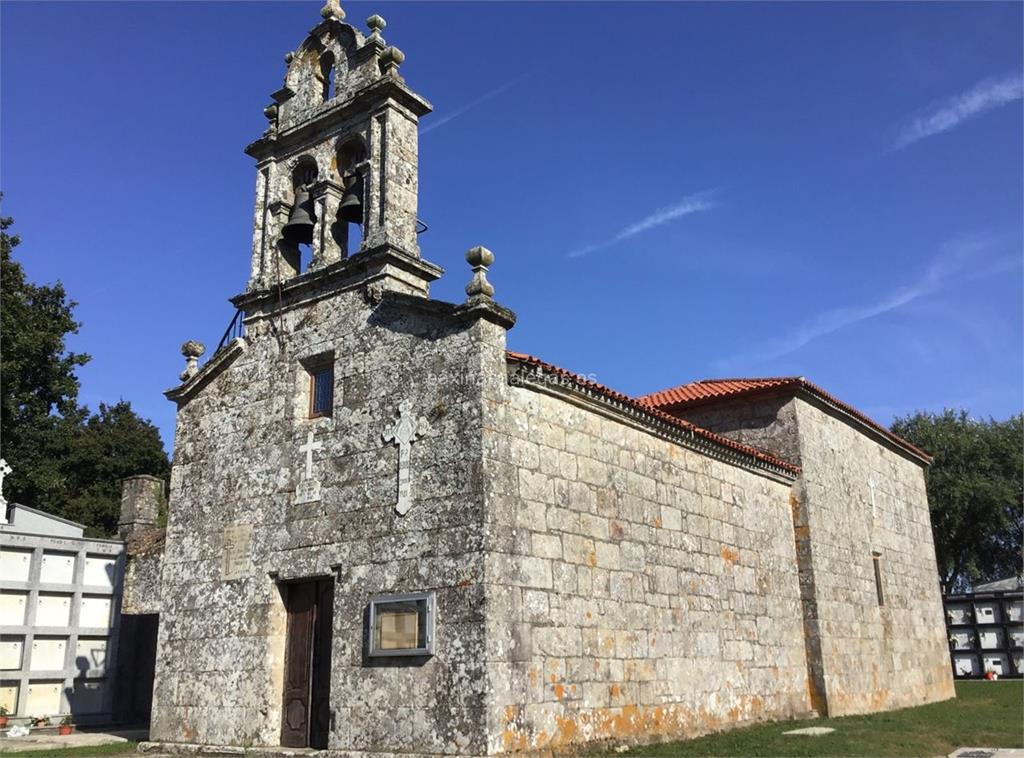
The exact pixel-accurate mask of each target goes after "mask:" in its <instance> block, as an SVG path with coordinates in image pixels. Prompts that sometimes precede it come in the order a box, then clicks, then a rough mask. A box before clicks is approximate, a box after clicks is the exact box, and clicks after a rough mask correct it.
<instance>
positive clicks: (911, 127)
mask: <svg viewBox="0 0 1024 758" xmlns="http://www.w3.org/2000/svg"><path fill="white" fill-rule="evenodd" d="M1022 97H1024V79H1022V77H1021V75H1020V74H1019V73H1017V74H1009V75H1007V76H1003V77H992V78H990V79H985V80H984V81H981V82H978V83H977V84H975V85H974V86H973V87H971V88H970V89H969V90H967V91H966V92H961V93H959V94H957V95H954V96H953V97H951V98H949V99H948V100H946V101H945V102H943V103H941V104H939V105H937V106H933V107H932V108H931V109H930V110H928V111H927V112H925V113H922V114H921V115H919V116H917V117H916V118H914V119H913V120H912V121H910V122H909V123H908V124H905V125H904V126H903V127H902V128H901V129H900V131H899V136H898V137H897V139H896V141H895V143H894V144H893V148H892V149H893V150H899V149H901V148H904V147H907V146H908V145H912V144H914V143H915V142H917V141H919V140H923V139H925V138H926V137H931V136H933V135H936V134H941V133H942V132H948V131H949V130H950V129H955V128H956V127H957V126H959V125H960V124H962V123H963V122H964V121H966V120H967V119H969V118H973V117H974V116H978V115H981V114H982V113H984V112H985V111H989V110H992V109H993V108H998V107H999V106H1000V105H1006V104H1008V103H1012V102H1014V101H1016V100H1020V99H1021V98H1022Z"/></svg>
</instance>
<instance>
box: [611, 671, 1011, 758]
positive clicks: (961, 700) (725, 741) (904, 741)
mask: <svg viewBox="0 0 1024 758" xmlns="http://www.w3.org/2000/svg"><path fill="white" fill-rule="evenodd" d="M956 694H957V698H956V699H955V700H947V701H946V702H943V703H933V704H931V705H923V706H920V707H918V708H905V709H903V710H899V711H888V712H886V713H875V714H871V715H868V716H845V717H843V718H835V719H813V720H808V721H785V722H777V723H772V724H762V725H758V726H752V727H747V728H745V729H735V730H733V731H730V732H723V733H721V734H715V735H711V736H708V737H699V738H697V739H695V740H688V741H686V742H672V743H665V744H661V745H649V746H646V747H637V748H633V749H631V750H630V751H629V752H628V753H627V755H630V756H634V755H651V756H658V755H660V756H678V757H679V758H684V757H685V756H709V757H714V756H743V758H802V757H804V756H806V757H808V758H820V757H824V756H878V757H879V758H881V757H883V756H884V757H886V758H889V757H892V758H896V757H901V756H939V755H949V754H950V753H952V752H953V751H954V750H956V749H957V748H959V747H1003V748H1021V747H1024V721H1022V714H1021V711H1022V698H1024V684H1022V682H1020V681H1019V680H1018V681H1001V682H985V681H966V682H957V684H956ZM808 726H827V727H831V728H833V729H835V731H834V732H832V733H831V734H826V735H822V736H820V737H810V736H806V735H799V734H794V735H788V736H787V735H783V734H782V733H783V732H788V731H790V730H791V729H802V728H804V727H808Z"/></svg>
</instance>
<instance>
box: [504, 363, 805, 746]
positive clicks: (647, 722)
mask: <svg viewBox="0 0 1024 758" xmlns="http://www.w3.org/2000/svg"><path fill="white" fill-rule="evenodd" d="M518 377H519V375H517V374H514V375H513V378H512V384H511V385H510V386H509V387H507V388H506V392H505V398H504V403H503V405H502V406H501V407H500V408H499V409H498V410H497V411H496V413H495V419H494V421H493V428H491V429H489V431H488V434H487V436H486V437H485V456H486V457H485V471H486V472H487V476H488V481H489V486H488V505H487V519H488V522H489V527H488V532H489V533H497V534H503V533H505V532H508V538H507V539H506V540H505V541H504V542H501V543H498V544H494V546H493V547H492V548H491V549H490V550H489V552H488V556H487V559H486V565H487V593H488V598H489V600H488V641H487V642H488V670H489V675H490V677H491V680H492V684H491V686H492V688H493V691H494V699H493V701H492V702H491V703H490V707H489V712H488V718H489V721H488V733H489V734H488V748H489V751H490V752H492V753H498V752H507V751H519V750H536V749H550V748H565V747H568V746H571V745H574V744H580V743H586V742H592V741H597V740H608V739H613V740H616V741H625V742H630V741H651V740H657V739H667V738H672V737H684V736H692V735H696V734H701V733H704V732H708V731H712V730H716V729H721V728H727V727H731V726H735V725H737V724H742V723H746V722H751V721H756V720H763V719H779V718H792V717H796V716H798V715H802V714H804V713H806V712H807V711H809V710H810V705H809V701H808V687H807V667H806V661H805V651H804V644H803V634H802V629H801V612H800V597H799V587H798V581H797V563H796V558H795V546H794V535H793V523H792V519H791V516H790V506H789V494H790V483H791V482H792V475H789V476H788V477H787V476H786V475H785V474H783V473H781V472H779V471H767V470H764V469H761V470H758V469H757V468H756V467H754V466H751V465H746V466H745V465H738V464H737V463H735V462H726V461H724V460H716V459H715V458H714V456H713V455H708V454H706V453H703V454H702V453H701V452H698V451H697V450H695V449H693V448H688V447H687V446H685V445H684V444H680V443H679V442H673V441H670V440H667V439H664V438H659V436H657V435H656V434H654V433H652V432H651V431H649V430H644V429H643V428H638V425H637V424H636V423H635V422H630V421H629V420H627V419H625V418H621V417H620V418H615V417H614V416H613V417H609V415H608V414H607V412H602V411H601V410H600V409H598V408H596V407H591V408H587V407H585V406H586V403H584V402H582V401H581V400H580V399H579V398H575V399H574V398H572V397H569V398H564V397H558V396H555V395H553V394H551V393H549V392H547V391H544V390H543V383H542V384H541V385H539V386H540V389H538V387H536V386H523V385H522V384H521V383H520V381H519V378H518Z"/></svg>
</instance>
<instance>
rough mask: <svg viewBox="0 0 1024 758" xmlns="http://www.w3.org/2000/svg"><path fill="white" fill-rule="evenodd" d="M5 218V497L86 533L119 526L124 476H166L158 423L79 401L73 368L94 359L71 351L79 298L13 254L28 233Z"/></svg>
mask: <svg viewBox="0 0 1024 758" xmlns="http://www.w3.org/2000/svg"><path fill="white" fill-rule="evenodd" d="M12 224H13V220H12V219H11V218H0V285H2V289H3V292H2V297H0V338H2V343H0V396H2V397H0V453H2V455H3V457H4V458H5V459H6V460H7V462H8V463H9V464H10V465H11V467H12V468H13V473H12V474H11V475H10V476H9V477H7V478H6V479H5V481H4V496H5V497H6V498H7V499H8V500H10V501H13V502H18V503H24V504H25V505H29V506H32V507H36V508H40V509H42V510H45V511H48V512H50V513H54V514H56V515H59V516H63V517H65V518H70V519H73V520H76V521H80V522H81V523H84V524H85V525H86V527H87V528H88V532H87V533H88V534H90V535H93V536H100V535H103V536H106V535H110V534H112V533H113V532H114V531H115V530H116V527H117V517H118V512H119V509H120V492H119V483H118V480H119V479H121V478H123V477H125V476H130V475H132V474H153V475H155V476H166V474H167V472H168V470H169V464H168V461H167V455H166V453H165V452H164V450H163V445H162V443H161V441H160V435H159V433H158V432H157V429H156V428H155V427H154V426H153V425H152V424H151V423H149V422H148V421H145V420H143V419H141V418H139V417H138V416H137V415H136V414H135V413H134V411H132V410H131V406H130V405H129V404H128V403H126V402H123V401H122V402H119V403H117V404H116V405H113V406H106V405H101V406H100V410H99V413H97V414H92V413H90V412H89V409H88V408H86V407H84V406H80V405H79V404H78V389H79V381H78V377H77V376H76V375H75V370H76V369H77V368H78V367H79V366H83V365H85V364H86V363H87V362H88V361H89V356H88V355H86V354H84V353H75V352H71V351H68V349H67V338H68V336H69V335H72V334H77V333H78V329H79V326H80V325H79V323H78V322H76V321H75V319H74V308H75V305H76V303H75V302H74V301H71V300H68V298H67V293H66V292H65V291H64V287H63V286H62V285H61V284H60V282H58V283H56V284H54V285H37V284H33V283H32V282H29V281H28V280H27V278H26V276H25V271H24V269H23V268H22V266H21V264H20V263H18V262H17V261H16V260H14V258H13V251H14V248H15V247H17V246H18V245H19V243H20V242H21V239H20V238H19V237H18V236H17V235H14V234H10V233H9V232H8V230H9V229H10V228H11V225H12Z"/></svg>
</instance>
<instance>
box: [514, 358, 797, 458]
mask: <svg viewBox="0 0 1024 758" xmlns="http://www.w3.org/2000/svg"><path fill="white" fill-rule="evenodd" d="M506 357H507V358H508V360H509V361H513V362H516V363H523V364H526V365H528V366H534V367H537V368H540V369H541V370H543V371H544V372H546V373H549V374H554V375H557V376H561V377H564V378H566V379H569V380H571V381H572V382H574V383H576V384H578V385H580V386H582V387H585V388H587V389H590V390H592V391H594V392H596V393H598V394H601V395H603V396H605V397H607V398H609V399H611V400H615V401H616V402H618V403H621V404H622V405H625V406H627V407H629V408H632V409H633V410H636V411H640V412H642V413H644V414H646V415H648V416H650V417H652V418H653V419H657V420H658V421H661V422H664V423H666V424H671V425H672V426H675V427H678V428H680V429H685V430H686V431H688V432H691V433H692V434H694V436H697V437H700V438H702V439H705V440H707V441H708V442H712V443H714V444H716V445H720V446H722V447H726V448H729V449H730V450H733V451H735V452H737V453H741V454H743V455H748V456H750V457H751V458H754V459H756V460H758V461H761V462H762V463H766V464H768V465H770V466H774V467H776V468H780V469H783V470H784V471H787V472H789V473H791V474H799V473H800V467H799V466H794V465H793V464H792V463H788V462H787V461H784V460H781V459H779V458H776V457H774V456H771V455H768V454H767V453H764V452H762V451H760V450H758V449H757V448H753V447H750V446H749V445H744V444H742V443H740V442H737V441H736V440H732V439H729V438H728V437H723V436H722V435H720V434H716V433H715V432H711V431H708V430H707V429H703V428H701V427H699V426H697V425H696V424H693V423H691V422H689V421H687V420H685V419H681V418H678V417H676V416H672V415H670V414H668V413H665V412H664V411H662V410H661V409H659V408H657V407H654V406H653V405H651V404H649V403H644V402H642V401H641V400H638V399H636V398H633V397H630V396H629V395H624V394H622V393H621V392H617V391H616V390H613V389H610V388H609V387H605V386H604V385H603V384H598V383H597V382H595V381H593V380H591V379H588V378H587V377H585V376H584V375H582V374H576V373H573V372H572V371H568V370H566V369H564V368H559V367H558V366H554V365H552V364H550V363H546V362H545V361H542V360H541V359H540V358H536V357H534V356H532V355H527V354H526V353H516V352H513V351H512V350H508V351H506Z"/></svg>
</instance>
